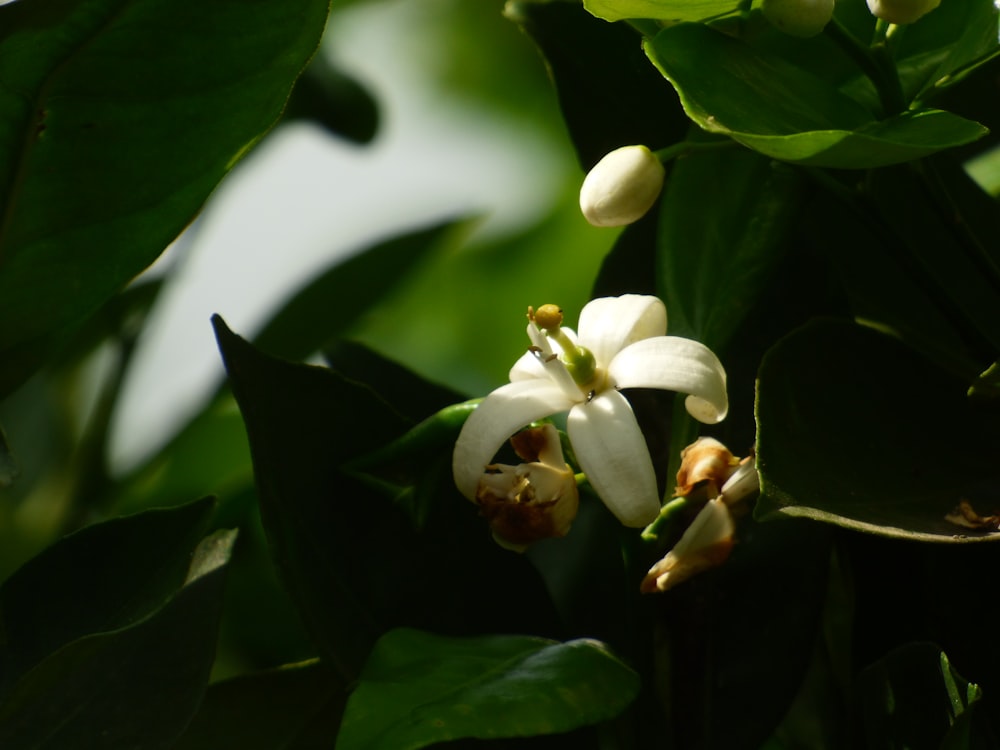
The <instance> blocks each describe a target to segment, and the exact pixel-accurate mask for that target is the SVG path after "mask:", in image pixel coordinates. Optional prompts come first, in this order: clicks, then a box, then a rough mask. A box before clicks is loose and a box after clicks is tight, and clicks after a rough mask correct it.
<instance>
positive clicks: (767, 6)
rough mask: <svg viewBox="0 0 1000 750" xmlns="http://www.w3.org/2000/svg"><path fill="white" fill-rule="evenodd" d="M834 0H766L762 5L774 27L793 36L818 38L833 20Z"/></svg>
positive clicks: (763, 11) (766, 16)
mask: <svg viewBox="0 0 1000 750" xmlns="http://www.w3.org/2000/svg"><path fill="white" fill-rule="evenodd" d="M833 2H834V0H764V1H763V2H762V3H761V5H760V10H761V13H763V14H764V18H766V19H767V20H768V21H769V22H770V23H771V25H772V26H774V27H775V28H776V29H778V30H779V31H783V32H784V33H786V34H790V35H791V36H798V37H811V36H816V35H817V34H819V33H820V32H821V31H823V29H824V27H825V26H826V25H827V24H828V23H829V22H830V19H831V18H833Z"/></svg>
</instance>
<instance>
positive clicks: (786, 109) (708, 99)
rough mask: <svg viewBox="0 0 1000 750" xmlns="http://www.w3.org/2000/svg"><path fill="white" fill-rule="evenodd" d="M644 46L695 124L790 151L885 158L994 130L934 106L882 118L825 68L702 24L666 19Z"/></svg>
mask: <svg viewBox="0 0 1000 750" xmlns="http://www.w3.org/2000/svg"><path fill="white" fill-rule="evenodd" d="M645 48H646V52H647V54H648V55H649V57H650V59H651V60H652V61H653V62H654V63H655V64H656V66H657V67H658V68H659V69H660V71H661V72H662V73H663V75H664V76H665V77H666V78H667V79H668V80H669V81H670V82H671V83H672V84H673V85H674V87H675V88H676V89H677V92H678V94H679V95H680V97H681V102H682V104H683V105H684V111H685V112H687V114H688V116H689V117H690V118H691V119H692V120H694V121H695V122H696V123H697V124H698V125H700V126H701V127H702V128H704V129H705V130H707V131H709V132H713V133H721V134H725V135H728V136H730V137H731V138H733V139H734V140H736V141H738V142H739V143H742V144H743V145H745V146H747V147H748V148H752V149H754V150H756V151H759V152H760V153H762V154H765V155H767V156H771V157H773V158H775V159H781V160H783V161H791V162H796V163H801V164H808V165H811V166H821V167H837V168H842V169H863V168H870V167H878V166H884V165H887V164H896V163H899V162H904V161H910V160H913V159H917V158H920V157H922V156H927V155H929V154H932V153H934V152H936V151H940V150H942V149H945V148H951V147H953V146H959V145H962V144H965V143H969V142H971V141H974V140H976V139H978V138H980V137H981V136H983V135H985V134H986V132H987V130H986V128H984V127H983V126H982V125H980V124H979V123H976V122H972V121H970V120H966V119H964V118H962V117H959V116H958V115H954V114H951V113H949V112H943V111H940V110H931V109H920V110H915V111H910V112H904V113H903V114H900V115H896V116H895V117H891V118H888V119H885V120H875V119H874V117H873V115H872V113H871V112H869V111H868V110H867V109H866V108H865V107H863V106H862V105H861V104H859V103H858V102H857V101H855V100H854V99H852V98H850V97H849V96H847V95H845V94H843V93H841V92H840V91H839V90H837V89H836V88H835V87H834V86H833V85H832V84H831V83H829V82H828V81H826V80H824V78H822V77H819V76H817V75H815V74H813V73H810V72H808V71H806V70H802V69H801V68H799V67H798V66H796V65H794V64H792V63H790V62H789V61H787V60H785V59H783V58H782V57H780V56H778V55H776V54H773V53H768V52H767V51H766V50H762V49H754V48H753V47H751V46H750V45H748V44H746V43H745V42H743V41H741V40H738V39H734V38H732V37H730V36H727V35H725V34H721V33H719V32H716V31H713V30H712V29H710V28H708V27H706V26H704V25H702V24H680V25H677V26H672V27H669V28H666V29H663V30H662V31H661V32H660V33H659V34H657V35H656V37H655V38H653V39H652V40H647V41H646V43H645Z"/></svg>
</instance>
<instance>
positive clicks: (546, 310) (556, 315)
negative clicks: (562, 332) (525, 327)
mask: <svg viewBox="0 0 1000 750" xmlns="http://www.w3.org/2000/svg"><path fill="white" fill-rule="evenodd" d="M534 321H535V323H536V324H537V325H538V327H539V328H542V329H544V330H546V331H557V330H559V326H561V325H562V322H563V312H562V310H561V309H560V308H559V306H558V305H542V306H541V307H539V308H538V309H537V310H535V312H534Z"/></svg>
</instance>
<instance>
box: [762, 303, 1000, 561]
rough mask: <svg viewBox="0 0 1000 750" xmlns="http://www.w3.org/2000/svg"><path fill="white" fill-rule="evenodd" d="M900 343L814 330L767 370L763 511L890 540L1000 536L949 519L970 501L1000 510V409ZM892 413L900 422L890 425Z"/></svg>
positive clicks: (829, 328) (788, 343)
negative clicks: (999, 488) (999, 483)
mask: <svg viewBox="0 0 1000 750" xmlns="http://www.w3.org/2000/svg"><path fill="white" fill-rule="evenodd" d="M968 385H969V384H968V383H965V382H963V381H960V380H957V379H955V378H954V377H952V376H951V375H949V374H947V373H946V372H945V371H943V370H940V369H938V368H937V367H935V366H934V365H932V364H931V363H930V362H928V361H927V360H925V359H923V358H922V357H920V356H919V355H918V354H916V353H914V352H913V351H912V350H910V349H908V348H907V347H905V346H904V345H902V344H901V343H899V342H898V341H897V340H895V339H893V338H890V337H889V336H886V335H884V334H881V333H877V332H875V331H873V330H871V329H867V328H863V327H861V326H857V325H853V324H850V323H846V322H838V321H820V322H816V323H813V324H811V325H808V326H806V327H804V328H802V329H800V330H799V331H797V332H795V333H793V334H791V335H790V336H788V337H787V338H786V339H784V340H783V341H781V342H779V343H778V344H777V345H776V346H775V347H774V348H773V349H772V350H771V351H770V352H769V353H768V355H767V356H766V357H765V359H764V362H763V364H762V365H761V369H760V375H759V381H758V394H757V424H758V441H757V467H758V470H759V471H760V475H761V498H760V500H759V501H758V505H757V511H756V513H757V515H758V517H761V518H768V517H769V516H772V515H775V514H777V515H786V516H803V517H806V518H814V519H816V520H820V521H826V522H829V523H835V524H839V525H842V526H846V527H848V528H853V529H857V530H860V531H867V532H872V533H876V534H881V535H884V536H895V537H904V538H910V539H921V540H925V541H938V542H963V541H983V540H991V539H1000V534H997V533H991V532H990V531H988V530H978V531H976V530H973V529H970V528H966V527H964V526H960V525H957V524H955V523H952V522H949V521H946V520H945V516H946V515H947V514H949V513H951V512H952V511H953V510H954V509H955V508H956V506H957V505H958V504H959V502H960V501H962V500H967V501H968V502H970V503H971V504H972V507H973V508H975V509H977V510H978V511H979V513H980V514H981V515H983V516H986V515H990V514H992V513H994V512H996V511H998V510H1000V497H998V496H997V494H996V492H995V486H996V479H997V467H996V464H995V462H993V461H992V459H991V458H990V456H993V455H995V453H996V451H997V450H998V449H1000V428H998V426H997V424H998V423H997V419H996V413H995V412H994V411H992V410H987V409H984V408H982V407H981V406H978V405H977V404H975V403H973V402H971V401H970V400H969V399H968V398H967V397H966V390H967V388H968ZM886 415H888V416H889V417H890V418H887V416H886Z"/></svg>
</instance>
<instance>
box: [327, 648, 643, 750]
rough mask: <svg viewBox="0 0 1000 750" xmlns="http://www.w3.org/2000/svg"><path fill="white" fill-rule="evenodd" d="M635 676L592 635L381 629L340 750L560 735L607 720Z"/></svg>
mask: <svg viewBox="0 0 1000 750" xmlns="http://www.w3.org/2000/svg"><path fill="white" fill-rule="evenodd" d="M638 690H639V678H638V675H636V673H635V672H633V671H632V670H631V669H630V668H629V667H627V666H626V665H625V664H623V663H622V662H621V661H619V660H618V659H617V658H615V657H614V656H613V655H612V654H611V653H610V652H609V651H608V650H607V648H606V647H605V646H604V645H603V644H601V643H600V642H598V641H593V640H577V641H570V642H568V643H556V642H553V641H549V640H545V639H542V638H529V637H526V636H486V637H480V638H462V639H459V638H444V637H441V636H437V635H432V634H430V633H422V632H420V631H416V630H409V629H397V630H392V631H390V632H388V633H386V634H385V635H384V636H382V638H380V639H379V642H378V643H377V644H376V645H375V649H374V650H373V651H372V653H371V656H370V657H369V659H368V662H367V663H366V664H365V667H364V670H363V671H362V673H361V681H360V682H359V684H358V686H357V687H356V688H355V689H354V692H353V693H351V696H350V698H349V699H348V702H347V710H346V712H345V714H344V722H343V725H342V726H341V731H340V734H339V735H338V737H337V745H336V747H337V748H339V749H340V750H416V748H421V747H427V746H428V745H431V744H433V743H436V742H441V741H444V740H451V739H456V738H460V737H479V738H482V739H493V738H498V737H524V736H533V735H541V734H555V733H560V732H566V731H569V730H571V729H575V728H577V727H580V726H584V725H588V724H596V723H598V722H601V721H606V720H608V719H612V718H614V717H615V716H617V715H618V714H619V713H621V712H622V711H623V710H624V709H625V707H626V706H628V704H629V703H631V702H632V700H633V699H634V698H635V696H636V694H637V693H638Z"/></svg>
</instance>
